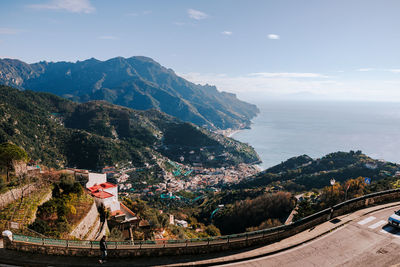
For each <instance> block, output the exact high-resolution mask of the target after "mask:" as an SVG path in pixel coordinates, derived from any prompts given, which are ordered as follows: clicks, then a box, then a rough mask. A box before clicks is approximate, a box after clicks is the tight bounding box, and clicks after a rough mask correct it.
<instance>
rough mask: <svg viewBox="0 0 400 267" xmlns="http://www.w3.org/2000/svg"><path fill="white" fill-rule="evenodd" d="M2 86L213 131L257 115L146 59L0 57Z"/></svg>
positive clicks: (238, 124) (246, 106) (228, 96)
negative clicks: (156, 114)
mask: <svg viewBox="0 0 400 267" xmlns="http://www.w3.org/2000/svg"><path fill="white" fill-rule="evenodd" d="M0 84H4V85H8V86H13V87H16V88H20V89H30V90H34V91H43V92H50V93H53V94H56V95H59V96H62V97H65V98H68V99H71V100H74V101H79V102H86V101H90V100H106V101H108V102H110V103H113V104H118V105H121V106H126V107H130V108H133V109H139V110H146V109H152V108H154V109H157V110H161V111H163V112H165V113H167V114H169V115H172V116H175V117H177V118H179V119H181V120H183V121H187V122H192V123H194V124H197V125H200V126H204V127H206V128H209V129H211V130H216V129H227V128H243V127H246V126H249V125H250V120H251V119H252V118H253V117H254V116H255V115H256V114H257V113H258V108H257V107H256V106H255V105H252V104H249V103H246V102H244V101H241V100H239V99H237V98H236V95H234V94H230V93H226V92H219V91H218V90H217V88H216V87H215V86H209V85H205V86H202V85H198V84H193V83H191V82H189V81H187V80H185V79H183V78H181V77H179V76H177V75H176V74H175V72H174V71H173V70H171V69H167V68H165V67H163V66H161V65H160V64H159V63H157V62H155V61H154V60H152V59H151V58H147V57H131V58H122V57H117V58H112V59H109V60H107V61H100V60H97V59H94V58H92V59H88V60H85V61H78V62H76V63H71V62H56V63H53V62H38V63H34V64H27V63H24V62H22V61H19V60H14V59H2V60H0Z"/></svg>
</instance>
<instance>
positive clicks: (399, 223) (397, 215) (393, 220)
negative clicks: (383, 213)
mask: <svg viewBox="0 0 400 267" xmlns="http://www.w3.org/2000/svg"><path fill="white" fill-rule="evenodd" d="M388 223H389V225H392V226H395V227H400V210H398V211H395V212H394V213H393V214H392V215H390V217H389V219H388Z"/></svg>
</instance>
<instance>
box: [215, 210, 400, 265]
mask: <svg viewBox="0 0 400 267" xmlns="http://www.w3.org/2000/svg"><path fill="white" fill-rule="evenodd" d="M397 209H400V206H397V207H392V208H388V209H385V210H380V211H377V212H374V213H370V214H368V215H365V216H363V217H360V218H359V219H357V220H355V221H352V222H350V223H349V224H347V225H345V226H343V227H340V228H338V229H337V230H335V231H333V232H332V233H329V234H327V235H325V236H323V237H321V238H319V239H317V240H315V241H312V242H310V243H306V244H304V245H302V246H299V247H297V248H295V249H291V250H288V251H285V252H282V253H278V254H275V255H271V256H267V257H262V258H258V259H254V260H249V261H245V262H239V263H234V264H230V265H220V266H236V267H237V266H279V267H282V266H296V267H298V266H301V267H306V266H362V267H365V266H374V267H375V266H400V229H395V228H393V227H392V226H389V225H387V218H388V217H389V216H390V215H391V214H392V213H393V211H394V210H397Z"/></svg>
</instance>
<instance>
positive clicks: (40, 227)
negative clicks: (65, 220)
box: [28, 219, 50, 234]
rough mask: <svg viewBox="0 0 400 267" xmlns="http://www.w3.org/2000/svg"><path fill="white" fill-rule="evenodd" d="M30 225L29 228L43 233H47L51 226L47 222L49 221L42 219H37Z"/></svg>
mask: <svg viewBox="0 0 400 267" xmlns="http://www.w3.org/2000/svg"><path fill="white" fill-rule="evenodd" d="M28 227H29V229H32V230H33V231H36V232H38V233H41V234H46V233H47V232H48V231H49V230H50V227H49V225H48V224H47V222H46V221H43V220H41V219H36V220H35V221H34V222H33V223H32V224H31V225H29V226H28Z"/></svg>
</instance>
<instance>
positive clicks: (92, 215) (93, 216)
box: [70, 202, 100, 239]
mask: <svg viewBox="0 0 400 267" xmlns="http://www.w3.org/2000/svg"><path fill="white" fill-rule="evenodd" d="M99 216H100V215H99V212H98V211H97V207H96V203H95V202H93V204H92V206H91V208H90V210H89V212H88V213H87V214H86V216H85V218H83V219H82V221H81V222H80V223H79V224H78V225H77V226H76V227H75V229H74V230H73V231H72V232H71V233H70V235H71V236H73V237H76V238H78V239H83V238H84V237H85V236H87V235H88V233H89V231H90V230H92V228H93V227H92V226H93V225H95V224H96V223H98V221H99V218H100V217H99Z"/></svg>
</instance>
